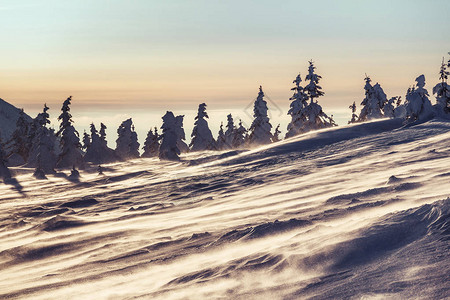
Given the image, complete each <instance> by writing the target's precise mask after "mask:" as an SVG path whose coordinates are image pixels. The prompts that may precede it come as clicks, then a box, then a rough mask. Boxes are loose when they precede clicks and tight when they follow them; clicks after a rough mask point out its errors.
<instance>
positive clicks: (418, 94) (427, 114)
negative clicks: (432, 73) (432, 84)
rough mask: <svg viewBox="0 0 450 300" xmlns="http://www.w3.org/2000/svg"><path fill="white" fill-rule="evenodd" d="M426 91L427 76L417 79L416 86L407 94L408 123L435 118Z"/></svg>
mask: <svg viewBox="0 0 450 300" xmlns="http://www.w3.org/2000/svg"><path fill="white" fill-rule="evenodd" d="M428 96H429V95H428V91H427V90H426V89H425V75H420V76H419V77H417V78H416V86H414V87H413V88H412V89H409V90H408V93H407V94H406V103H405V106H406V122H408V123H411V122H415V121H423V120H426V119H428V118H431V117H432V116H433V107H432V105H431V102H430V100H429V99H428Z"/></svg>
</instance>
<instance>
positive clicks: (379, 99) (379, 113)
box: [358, 75, 387, 122]
mask: <svg viewBox="0 0 450 300" xmlns="http://www.w3.org/2000/svg"><path fill="white" fill-rule="evenodd" d="M364 80H365V81H366V84H365V85H364V90H365V97H364V99H363V101H362V102H361V105H362V106H363V108H362V109H361V113H360V115H359V117H358V121H359V122H365V121H369V120H373V119H379V118H382V117H383V107H384V104H385V103H386V102H387V96H386V94H385V93H384V91H383V89H382V88H381V86H380V84H379V83H376V84H375V85H374V86H372V84H371V83H370V82H371V81H372V80H371V79H370V77H369V76H367V75H366V78H364Z"/></svg>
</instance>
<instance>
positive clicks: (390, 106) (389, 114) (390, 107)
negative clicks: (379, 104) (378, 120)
mask: <svg viewBox="0 0 450 300" xmlns="http://www.w3.org/2000/svg"><path fill="white" fill-rule="evenodd" d="M397 99H398V96H396V97H392V98H390V99H389V100H388V101H387V102H386V103H385V104H384V106H383V115H384V117H385V118H390V119H393V118H395V113H394V110H395V108H394V103H396V102H397Z"/></svg>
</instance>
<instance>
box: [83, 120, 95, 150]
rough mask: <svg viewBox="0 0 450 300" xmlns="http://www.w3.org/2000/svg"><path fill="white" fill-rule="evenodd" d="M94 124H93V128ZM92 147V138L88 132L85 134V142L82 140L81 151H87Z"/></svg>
mask: <svg viewBox="0 0 450 300" xmlns="http://www.w3.org/2000/svg"><path fill="white" fill-rule="evenodd" d="M92 125H94V124H91V126H92ZM90 145H91V136H90V135H89V134H88V133H87V132H86V130H85V131H84V132H83V140H82V147H81V149H83V150H87V148H89V146H90Z"/></svg>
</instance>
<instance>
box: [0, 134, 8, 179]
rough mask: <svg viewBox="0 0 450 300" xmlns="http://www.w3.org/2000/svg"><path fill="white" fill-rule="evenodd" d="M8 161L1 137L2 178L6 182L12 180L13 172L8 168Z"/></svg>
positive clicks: (0, 176) (0, 168)
mask: <svg viewBox="0 0 450 300" xmlns="http://www.w3.org/2000/svg"><path fill="white" fill-rule="evenodd" d="M6 161H7V159H6V154H5V152H4V151H3V143H2V140H1V137H0V178H2V179H3V180H4V181H5V180H8V179H10V178H11V172H10V171H9V169H8V167H7V166H6Z"/></svg>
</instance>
